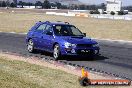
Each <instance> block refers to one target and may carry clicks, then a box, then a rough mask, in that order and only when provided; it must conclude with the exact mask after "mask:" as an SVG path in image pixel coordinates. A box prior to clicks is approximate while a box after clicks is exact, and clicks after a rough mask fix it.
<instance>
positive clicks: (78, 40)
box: [60, 36, 97, 44]
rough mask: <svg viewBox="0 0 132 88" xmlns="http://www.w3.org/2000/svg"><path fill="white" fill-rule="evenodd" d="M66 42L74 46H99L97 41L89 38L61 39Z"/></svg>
mask: <svg viewBox="0 0 132 88" xmlns="http://www.w3.org/2000/svg"><path fill="white" fill-rule="evenodd" d="M60 38H61V39H63V40H64V41H66V42H69V43H72V44H97V42H96V41H94V40H92V39H90V38H87V37H68V36H66V37H62V36H61V37H60Z"/></svg>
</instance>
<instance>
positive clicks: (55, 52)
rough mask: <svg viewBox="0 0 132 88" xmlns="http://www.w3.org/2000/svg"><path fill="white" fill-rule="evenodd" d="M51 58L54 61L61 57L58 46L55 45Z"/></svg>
mask: <svg viewBox="0 0 132 88" xmlns="http://www.w3.org/2000/svg"><path fill="white" fill-rule="evenodd" d="M53 57H54V59H55V60H58V59H60V57H61V53H60V47H59V44H56V45H55V46H54V51H53Z"/></svg>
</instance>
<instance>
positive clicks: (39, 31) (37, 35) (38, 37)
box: [32, 24, 46, 49]
mask: <svg viewBox="0 0 132 88" xmlns="http://www.w3.org/2000/svg"><path fill="white" fill-rule="evenodd" d="M45 28H46V24H40V25H39V26H38V27H37V28H36V29H35V30H34V33H33V35H32V38H33V41H34V43H35V47H36V48H38V49H41V48H42V46H43V45H42V37H43V31H44V30H45Z"/></svg>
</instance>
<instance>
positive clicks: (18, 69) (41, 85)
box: [0, 56, 120, 88]
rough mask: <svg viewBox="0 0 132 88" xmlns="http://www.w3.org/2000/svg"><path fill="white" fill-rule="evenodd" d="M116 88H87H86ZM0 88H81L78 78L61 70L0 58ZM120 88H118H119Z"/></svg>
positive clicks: (101, 87) (89, 87)
mask: <svg viewBox="0 0 132 88" xmlns="http://www.w3.org/2000/svg"><path fill="white" fill-rule="evenodd" d="M106 87H107V88H117V87H113V86H111V87H108V86H93V87H92V86H88V88H106ZM0 88H83V87H82V86H80V85H79V82H78V77H77V76H75V75H72V74H68V73H66V72H63V71H61V70H56V69H50V68H48V67H44V66H39V65H35V64H30V63H27V62H23V61H17V60H10V58H6V57H3V56H0ZM119 88H120V87H119Z"/></svg>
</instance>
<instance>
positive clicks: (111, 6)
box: [106, 0, 122, 13]
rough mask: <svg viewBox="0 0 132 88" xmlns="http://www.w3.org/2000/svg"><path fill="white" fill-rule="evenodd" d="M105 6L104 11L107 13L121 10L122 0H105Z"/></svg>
mask: <svg viewBox="0 0 132 88" xmlns="http://www.w3.org/2000/svg"><path fill="white" fill-rule="evenodd" d="M106 2H107V6H106V11H107V13H110V12H111V11H113V12H117V11H121V7H122V2H121V0H106Z"/></svg>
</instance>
